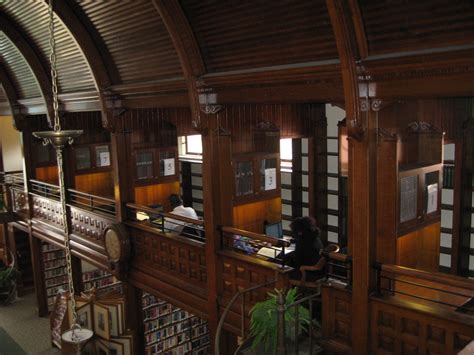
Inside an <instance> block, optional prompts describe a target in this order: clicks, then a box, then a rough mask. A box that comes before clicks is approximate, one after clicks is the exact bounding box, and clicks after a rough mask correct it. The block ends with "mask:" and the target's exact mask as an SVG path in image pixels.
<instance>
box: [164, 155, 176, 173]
mask: <svg viewBox="0 0 474 355" xmlns="http://www.w3.org/2000/svg"><path fill="white" fill-rule="evenodd" d="M163 163H164V164H165V176H170V175H174V174H175V172H174V158H171V159H163Z"/></svg>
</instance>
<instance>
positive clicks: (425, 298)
mask: <svg viewBox="0 0 474 355" xmlns="http://www.w3.org/2000/svg"><path fill="white" fill-rule="evenodd" d="M375 269H376V272H377V293H378V294H380V295H382V294H388V295H392V296H398V297H403V298H409V299H412V300H417V301H418V302H429V303H431V304H433V303H434V304H438V305H441V306H443V307H445V308H447V309H449V310H451V311H456V312H460V313H467V314H470V315H474V300H473V298H474V282H473V281H472V280H468V279H465V278H462V277H459V276H453V275H446V274H442V273H437V272H426V271H421V270H416V269H410V268H406V267H402V266H397V265H385V264H377V265H376V266H375Z"/></svg>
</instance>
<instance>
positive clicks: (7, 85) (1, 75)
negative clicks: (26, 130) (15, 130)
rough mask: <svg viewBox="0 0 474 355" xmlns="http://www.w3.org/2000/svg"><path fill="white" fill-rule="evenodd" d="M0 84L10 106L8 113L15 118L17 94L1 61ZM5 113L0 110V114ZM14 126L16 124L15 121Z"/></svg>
mask: <svg viewBox="0 0 474 355" xmlns="http://www.w3.org/2000/svg"><path fill="white" fill-rule="evenodd" d="M0 85H1V86H2V90H3V92H4V93H5V96H6V97H7V101H8V105H9V106H10V114H11V115H12V116H13V118H15V113H16V112H17V111H18V108H19V107H18V105H19V104H18V96H17V93H16V90H15V86H14V85H13V82H12V80H11V79H10V76H9V75H8V73H7V71H6V69H5V67H4V66H3V64H2V63H0ZM3 114H6V113H4V112H0V115H3ZM15 126H16V127H18V126H17V122H15Z"/></svg>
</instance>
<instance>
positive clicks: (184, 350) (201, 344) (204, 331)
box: [142, 292, 210, 355]
mask: <svg viewBox="0 0 474 355" xmlns="http://www.w3.org/2000/svg"><path fill="white" fill-rule="evenodd" d="M142 307H143V318H144V321H143V323H144V325H143V326H144V331H145V350H146V353H147V354H168V355H179V354H183V355H184V354H195V355H198V354H199V355H206V354H210V346H209V341H210V340H209V329H208V325H207V322H205V321H204V320H202V319H200V318H199V317H197V316H195V315H193V314H191V313H189V312H187V311H185V310H182V309H180V308H178V307H176V306H174V305H172V304H170V303H167V302H166V301H164V300H161V299H159V298H157V297H155V296H152V295H150V294H148V293H145V292H144V293H143V297H142Z"/></svg>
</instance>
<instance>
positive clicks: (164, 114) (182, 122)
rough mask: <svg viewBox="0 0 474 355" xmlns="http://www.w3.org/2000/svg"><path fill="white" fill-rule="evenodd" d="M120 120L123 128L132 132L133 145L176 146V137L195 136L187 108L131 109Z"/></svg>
mask: <svg viewBox="0 0 474 355" xmlns="http://www.w3.org/2000/svg"><path fill="white" fill-rule="evenodd" d="M122 119H123V124H124V128H125V129H126V130H128V131H131V132H132V144H134V145H135V144H141V143H149V144H153V143H154V144H156V145H157V146H161V147H169V146H176V145H177V138H176V137H177V136H185V135H192V134H197V132H196V131H195V130H194V128H193V124H192V119H191V111H190V110H189V109H188V108H151V109H132V110H127V111H126V112H125V113H124V114H123V117H122Z"/></svg>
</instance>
